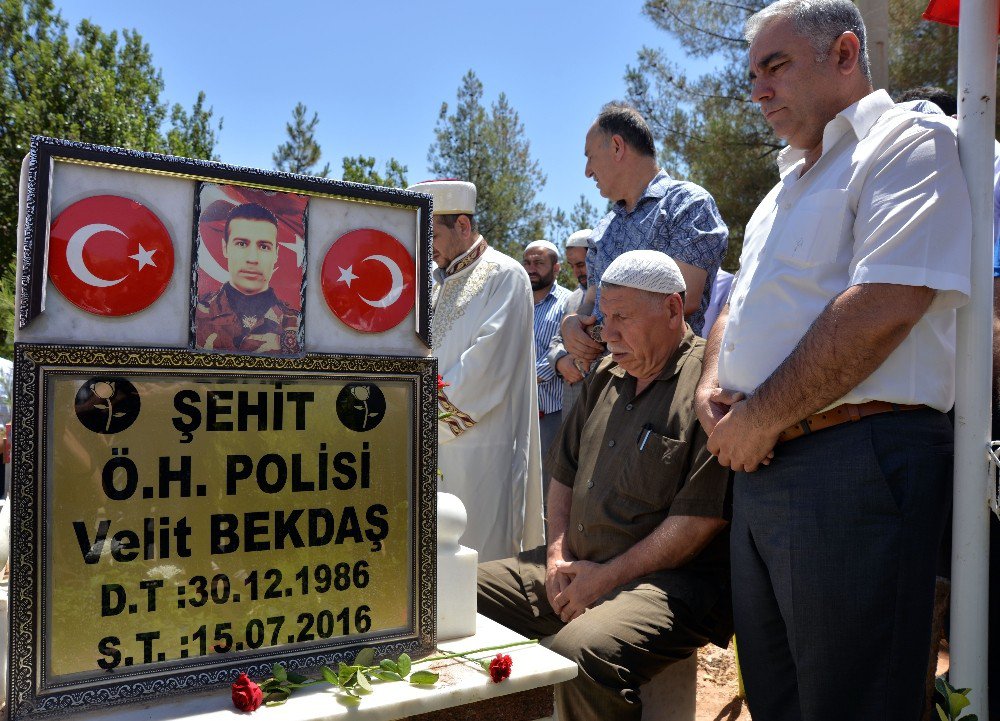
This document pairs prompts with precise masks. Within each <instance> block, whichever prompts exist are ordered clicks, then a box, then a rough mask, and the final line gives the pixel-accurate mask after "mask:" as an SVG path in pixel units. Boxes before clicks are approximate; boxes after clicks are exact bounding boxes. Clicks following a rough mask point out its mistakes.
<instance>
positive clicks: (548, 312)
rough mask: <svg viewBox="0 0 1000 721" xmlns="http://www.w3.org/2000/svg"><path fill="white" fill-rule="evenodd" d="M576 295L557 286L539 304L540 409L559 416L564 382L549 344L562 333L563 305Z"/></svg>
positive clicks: (536, 353)
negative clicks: (560, 327) (556, 413)
mask: <svg viewBox="0 0 1000 721" xmlns="http://www.w3.org/2000/svg"><path fill="white" fill-rule="evenodd" d="M571 294H572V292H571V291H570V290H569V289H568V288H563V287H562V286H561V285H559V284H558V283H553V284H552V287H551V288H549V294H548V295H547V296H545V297H544V298H542V299H541V300H540V301H539V302H537V303H535V374H536V375H537V376H538V410H540V411H541V412H542V413H555V412H556V411H558V410H561V409H562V379H561V378H559V377H558V376H557V375H556V367H555V366H554V365H553V364H551V363H549V357H548V356H549V344H550V343H551V342H552V336H554V335H555V334H556V333H558V332H559V324H560V322H561V321H562V313H563V306H564V305H565V304H566V299H567V298H569V296H570V295H571Z"/></svg>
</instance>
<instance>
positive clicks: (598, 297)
mask: <svg viewBox="0 0 1000 721" xmlns="http://www.w3.org/2000/svg"><path fill="white" fill-rule="evenodd" d="M745 35H746V40H747V42H748V45H749V52H748V70H749V86H750V95H751V98H752V100H753V101H754V102H755V103H756V104H757V105H758V106H759V108H760V111H761V112H763V114H764V116H765V118H766V119H767V121H768V123H769V124H770V125H771V127H772V128H773V130H774V131H775V134H776V135H777V136H778V137H780V138H782V139H783V140H785V141H786V143H787V147H786V148H785V149H784V150H783V151H782V152H781V153H780V155H779V157H778V167H779V173H780V180H779V182H778V184H777V185H776V186H775V187H774V188H773V189H772V190H771V192H770V193H768V194H767V196H766V197H765V198H763V199H762V200H761V203H760V205H759V206H758V208H757V210H756V211H755V212H754V214H753V216H752V218H751V219H750V220H749V222H748V223H747V224H746V230H745V235H744V240H743V252H742V256H741V258H740V270H739V272H738V274H737V275H736V277H735V278H733V277H732V276H730V275H729V274H723V273H722V272H720V264H721V261H722V258H723V256H724V255H725V252H726V249H727V228H726V225H725V222H724V219H723V218H722V217H721V216H720V214H719V210H718V208H717V206H716V203H715V201H714V199H713V198H712V196H711V195H710V194H709V193H708V192H707V191H706V190H705V189H704V188H701V187H699V186H697V185H695V184H693V183H689V182H685V181H682V180H679V179H675V178H672V177H670V176H669V175H668V174H667V173H666V172H664V171H663V170H662V169H661V168H660V167H659V166H658V163H657V160H656V149H655V145H654V141H653V135H652V133H651V131H650V129H649V127H648V125H647V124H646V122H645V120H644V119H643V118H642V116H641V115H640V114H639V113H638V112H637V111H636V110H635V109H633V108H631V107H629V106H627V105H624V104H621V103H609V104H608V105H606V106H604V108H602V110H601V112H600V113H599V115H598V116H597V119H596V120H595V122H594V124H593V125H592V126H591V128H590V129H589V131H588V132H587V135H586V138H585V139H584V152H585V155H586V167H585V173H586V176H587V177H589V178H592V179H593V180H594V181H595V182H596V183H597V187H598V188H599V190H600V192H601V194H602V195H603V196H604V197H605V198H607V199H608V200H609V201H611V203H612V204H613V205H612V207H611V210H610V212H609V213H608V214H607V215H606V216H605V217H604V218H603V219H602V220H601V221H600V222H599V223H597V224H596V226H595V227H594V228H593V229H592V230H591V229H582V230H580V231H578V232H576V233H573V234H572V235H571V236H570V237H569V238H568V239H565V244H564V247H565V257H564V258H563V257H561V254H560V249H559V248H558V247H557V246H556V245H555V244H553V243H551V242H549V241H546V240H537V241H534V242H531V243H529V244H527V246H526V247H525V249H524V256H523V264H522V265H523V267H522V266H520V265H518V264H517V263H516V261H513V260H511V259H509V258H507V257H505V256H503V255H502V254H500V253H497V252H496V251H494V250H492V249H490V247H489V246H488V244H487V241H486V239H484V238H483V237H482V236H481V235H479V234H478V232H477V230H476V222H475V210H476V208H475V204H476V199H475V187H474V186H472V185H471V184H469V183H463V182H457V181H431V182H427V183H421V184H418V185H417V186H414V188H413V189H415V190H420V191H423V192H428V193H430V194H431V195H432V196H433V197H434V261H435V263H436V265H437V270H436V271H435V279H436V281H437V282H436V285H435V289H434V296H433V303H434V316H433V325H432V334H433V343H434V353H435V354H436V355H437V356H438V360H439V368H440V371H441V374H442V376H443V381H444V383H445V385H444V387H443V388H442V389H441V391H440V395H439V401H440V407H441V410H442V411H443V412H445V413H444V417H443V419H442V421H441V423H440V435H441V438H440V466H441V471H442V478H441V490H444V491H448V492H452V493H455V494H456V495H458V496H459V497H460V498H461V499H462V500H463V501H464V502H465V504H466V506H467V509H468V513H469V528H468V531H467V532H466V535H465V536H464V537H463V543H465V544H466V545H469V546H472V547H473V548H475V549H476V550H478V551H479V553H480V560H481V561H482V563H481V565H480V572H479V611H480V612H481V613H483V614H485V615H487V616H490V617H492V618H494V619H496V620H498V621H500V622H501V623H503V624H505V625H507V626H509V627H510V628H513V629H514V630H516V631H518V632H521V633H523V634H526V635H529V636H532V637H543V636H552V637H553V639H552V648H553V649H554V650H556V651H557V652H559V653H561V654H563V655H565V656H567V657H569V658H571V659H573V660H575V661H577V662H578V664H579V667H580V673H579V675H578V676H577V678H576V679H575V680H573V681H571V682H567V683H565V684H562V685H560V686H559V687H558V688H557V703H558V707H559V711H560V716H561V718H563V719H574V720H575V719H639V718H640V716H641V708H642V704H641V698H640V694H639V688H640V686H641V685H642V684H643V683H645V682H647V681H648V680H649V679H650V678H651V677H653V676H655V675H656V674H657V673H658V672H659V671H660V670H661V669H663V668H664V667H665V666H667V665H669V664H671V663H673V662H675V661H678V660H681V659H683V658H686V657H688V656H690V655H691V654H692V653H693V652H695V651H696V649H697V648H698V647H699V646H702V645H704V644H706V643H709V642H714V643H718V644H722V645H725V644H726V643H727V642H728V640H729V638H730V636H731V635H732V633H733V629H734V628H735V633H736V636H737V638H738V639H739V654H740V661H741V668H742V672H743V679H744V683H745V685H746V694H747V701H748V705H749V708H750V711H751V714H752V715H753V717H754V718H758V719H762V720H763V721H784V720H786V719H787V720H796V719H808V720H810V721H819V720H826V719H830V720H831V721H833V720H836V721H845V720H850V719H857V720H861V719H865V720H867V719H879V720H887V721H894V720H896V719H898V720H900V721H904V720H905V721H914V720H915V719H918V718H920V714H921V709H922V706H923V704H924V692H923V689H924V683H925V675H926V670H927V663H928V649H929V648H930V638H931V616H932V605H933V599H934V584H935V575H936V573H937V571H938V568H937V565H936V564H937V561H938V550H939V547H940V544H941V540H942V536H943V531H944V527H945V523H946V521H947V508H948V507H949V503H950V495H951V468H952V449H953V440H952V439H953V429H952V424H951V422H950V421H949V419H948V416H947V413H948V411H949V410H950V409H951V407H952V405H953V403H954V377H955V351H956V349H955V319H956V310H957V308H959V307H960V306H961V305H963V304H964V303H966V302H967V301H968V299H969V295H970V280H969V275H970V254H971V210H970V202H969V195H968V189H967V187H966V183H965V180H964V178H963V175H962V172H961V167H960V165H959V160H958V153H957V145H956V135H955V125H954V123H953V122H951V121H950V119H949V118H947V117H946V116H943V115H932V114H928V113H922V112H917V111H915V110H911V109H907V108H906V107H904V106H901V105H896V103H894V101H893V100H892V99H891V98H890V97H889V95H888V94H887V93H886V92H885V91H881V90H879V91H876V90H874V88H873V86H872V82H871V73H870V69H869V66H868V55H867V50H866V46H865V28H864V24H863V22H862V19H861V16H860V14H859V12H858V10H857V8H856V7H855V6H854V4H853V3H852V2H850V0H778V2H775V3H774V4H772V5H769V6H768V7H766V8H764V9H763V10H761V11H760V12H758V13H756V14H755V15H753V16H752V17H751V18H750V19H749V21H748V22H747V24H746V28H745ZM562 262H565V263H566V264H568V265H569V266H570V267H571V268H572V272H573V274H574V275H575V276H576V278H577V281H578V283H579V286H580V287H579V288H578V289H577V290H576V291H575V292H573V293H570V292H569V291H568V290H566V289H564V288H562V287H561V286H559V284H558V283H557V282H556V277H557V275H558V272H559V270H560V267H561V263H562ZM998 273H1000V269H998ZM730 286H731V287H730ZM532 368H533V370H531V369H532ZM542 467H544V469H545V470H544V473H541V472H540V469H541V468H542ZM543 499H544V501H543ZM546 536H547V541H546ZM858 659H862V666H863V668H859V667H858Z"/></svg>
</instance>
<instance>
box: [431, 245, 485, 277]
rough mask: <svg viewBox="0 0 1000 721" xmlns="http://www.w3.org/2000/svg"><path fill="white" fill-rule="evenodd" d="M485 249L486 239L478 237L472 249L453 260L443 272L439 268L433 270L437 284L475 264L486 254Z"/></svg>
mask: <svg viewBox="0 0 1000 721" xmlns="http://www.w3.org/2000/svg"><path fill="white" fill-rule="evenodd" d="M487 247H488V246H487V244H486V238H484V237H483V236H481V235H480V236H479V237H478V238H477V239H476V242H475V243H473V244H472V247H471V248H469V249H468V250H467V251H465V252H464V253H462V254H461V255H460V256H458V257H457V258H455V260H453V261H451V262H450V263H449V264H448V267H447V268H445V269H444V270H442V269H441V268H435V269H434V278H435V280H437V282H438V283H442V282H444V279H445V278H449V277H451V276H453V275H455V273H458V272H460V271H463V270H465V269H466V268H468V267H469V266H470V265H472V264H473V263H475V262H476V261H477V260H478V259H479V256H481V255H482V254H483V253H485V252H486V248H487Z"/></svg>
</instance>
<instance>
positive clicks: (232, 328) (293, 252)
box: [191, 182, 309, 357]
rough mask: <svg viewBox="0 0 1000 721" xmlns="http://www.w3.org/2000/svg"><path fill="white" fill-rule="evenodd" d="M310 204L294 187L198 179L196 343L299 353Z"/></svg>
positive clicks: (197, 346)
mask: <svg viewBox="0 0 1000 721" xmlns="http://www.w3.org/2000/svg"><path fill="white" fill-rule="evenodd" d="M308 207H309V198H308V197H307V196H305V195H300V194H298V193H286V192H279V191H270V190H260V189H257V188H250V187H246V186H240V185H226V184H222V183H205V182H203V183H199V184H198V189H197V196H196V201H195V218H196V227H195V251H194V255H195V258H196V263H195V268H194V273H193V278H192V280H193V283H192V287H193V288H194V293H193V294H192V295H193V297H192V301H193V302H192V306H193V310H192V323H191V325H192V341H193V342H192V345H193V347H194V349H195V350H203V351H225V352H229V353H233V352H236V353H248V354H255V355H272V356H286V357H287V356H297V355H300V354H301V353H302V349H303V346H304V344H303V323H302V311H303V306H304V303H305V293H304V286H305V275H304V269H305V267H306V264H305V261H306V224H307V217H308Z"/></svg>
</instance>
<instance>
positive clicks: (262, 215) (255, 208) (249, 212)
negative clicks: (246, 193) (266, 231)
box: [222, 203, 278, 243]
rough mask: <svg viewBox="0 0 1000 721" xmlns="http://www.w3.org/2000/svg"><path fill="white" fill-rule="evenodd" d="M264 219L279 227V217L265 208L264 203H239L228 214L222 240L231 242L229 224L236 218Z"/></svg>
mask: <svg viewBox="0 0 1000 721" xmlns="http://www.w3.org/2000/svg"><path fill="white" fill-rule="evenodd" d="M240 219H243V220H263V221H265V222H267V223H270V224H271V225H273V226H274V227H275V228H277V227H278V219H277V218H276V217H274V213H272V212H271V211H270V210H268V209H267V208H265V207H264V206H263V205H260V204H258V203H243V205H237V206H236V207H235V208H233V209H232V210H230V211H229V215H227V216H226V228H225V230H224V231H223V233H222V242H223V243H228V242H229V224H230V223H232V222H233V221H234V220H240Z"/></svg>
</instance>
